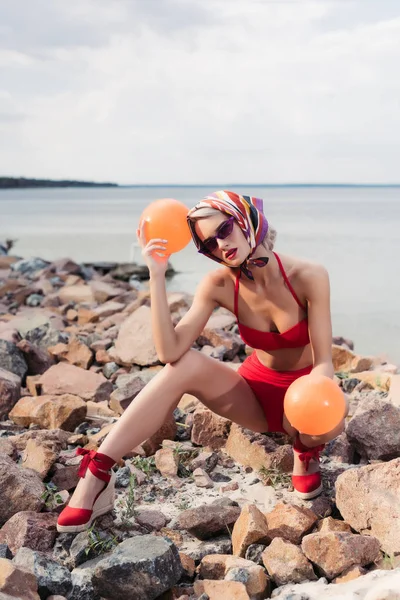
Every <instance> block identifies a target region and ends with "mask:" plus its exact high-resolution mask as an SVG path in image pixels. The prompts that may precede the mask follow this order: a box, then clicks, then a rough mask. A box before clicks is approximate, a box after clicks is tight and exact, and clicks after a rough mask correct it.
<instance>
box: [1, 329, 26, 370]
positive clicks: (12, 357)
mask: <svg viewBox="0 0 400 600" xmlns="http://www.w3.org/2000/svg"><path fill="white" fill-rule="evenodd" d="M0 369H5V370H6V371H10V372H11V373H14V375H18V377H19V378H20V379H24V378H25V375H26V374H27V372H28V365H27V364H26V362H25V359H24V355H23V354H22V352H21V350H19V349H18V348H17V346H16V345H15V344H12V343H11V342H7V341H6V340H2V339H0Z"/></svg>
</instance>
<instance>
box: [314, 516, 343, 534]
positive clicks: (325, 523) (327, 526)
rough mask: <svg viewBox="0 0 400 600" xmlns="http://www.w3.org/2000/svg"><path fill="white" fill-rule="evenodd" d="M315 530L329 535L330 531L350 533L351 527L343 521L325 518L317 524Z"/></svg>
mask: <svg viewBox="0 0 400 600" xmlns="http://www.w3.org/2000/svg"><path fill="white" fill-rule="evenodd" d="M317 530H318V531H319V532H320V533H329V532H330V531H347V532H348V533H351V527H350V525H349V524H348V523H346V522H345V521H339V520H338V519H333V518H332V517H326V519H322V521H319V522H318V523H317Z"/></svg>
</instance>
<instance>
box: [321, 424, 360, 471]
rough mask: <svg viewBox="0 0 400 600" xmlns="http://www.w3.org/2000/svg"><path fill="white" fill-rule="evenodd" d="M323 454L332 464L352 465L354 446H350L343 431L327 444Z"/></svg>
mask: <svg viewBox="0 0 400 600" xmlns="http://www.w3.org/2000/svg"><path fill="white" fill-rule="evenodd" d="M325 454H327V455H328V456H329V457H330V459H331V460H333V461H334V462H342V463H349V464H352V463H353V461H354V446H353V445H352V444H350V442H349V438H348V437H347V434H346V432H345V431H344V432H343V433H341V434H340V435H339V436H338V437H337V438H335V439H334V440H332V442H329V443H328V444H327V446H326V448H325Z"/></svg>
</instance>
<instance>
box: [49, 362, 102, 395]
mask: <svg viewBox="0 0 400 600" xmlns="http://www.w3.org/2000/svg"><path fill="white" fill-rule="evenodd" d="M39 384H40V386H41V388H42V393H43V394H48V395H54V394H74V395H76V396H79V397H80V398H82V400H93V402H101V401H102V400H108V398H109V396H110V394H111V392H112V391H113V385H112V383H111V382H110V381H107V379H106V378H105V377H103V375H100V374H98V373H93V372H91V371H85V370H84V369H81V368H79V367H76V366H74V365H70V364H67V363H59V364H58V365H55V366H53V367H50V369H49V370H48V371H46V373H44V374H43V375H42V376H41V378H40V380H39Z"/></svg>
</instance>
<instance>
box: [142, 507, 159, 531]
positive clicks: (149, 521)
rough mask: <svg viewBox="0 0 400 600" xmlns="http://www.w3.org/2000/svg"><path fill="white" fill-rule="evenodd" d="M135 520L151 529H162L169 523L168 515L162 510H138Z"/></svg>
mask: <svg viewBox="0 0 400 600" xmlns="http://www.w3.org/2000/svg"><path fill="white" fill-rule="evenodd" d="M135 520H136V522H137V523H139V525H142V527H145V528H146V529H149V530H151V531H160V530H161V529H162V528H163V527H165V525H166V524H167V518H166V516H165V515H164V514H163V513H162V512H161V511H160V510H141V509H139V510H137V511H136V512H135Z"/></svg>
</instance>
